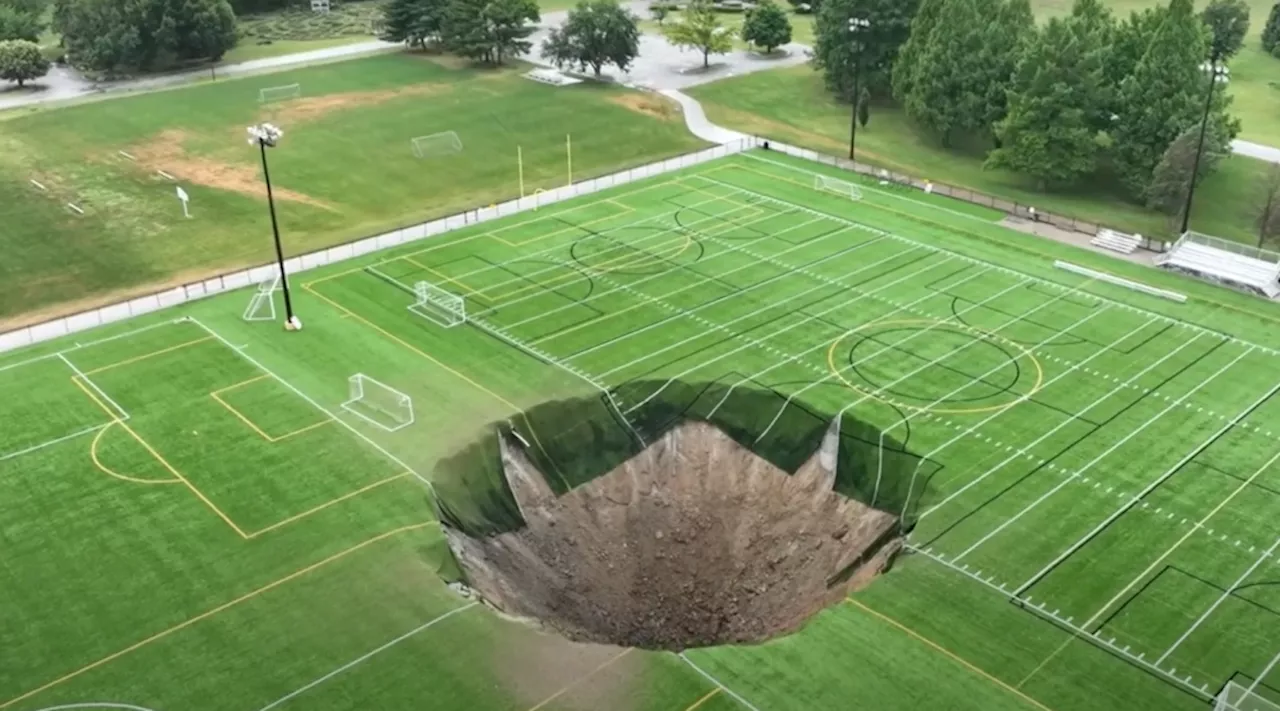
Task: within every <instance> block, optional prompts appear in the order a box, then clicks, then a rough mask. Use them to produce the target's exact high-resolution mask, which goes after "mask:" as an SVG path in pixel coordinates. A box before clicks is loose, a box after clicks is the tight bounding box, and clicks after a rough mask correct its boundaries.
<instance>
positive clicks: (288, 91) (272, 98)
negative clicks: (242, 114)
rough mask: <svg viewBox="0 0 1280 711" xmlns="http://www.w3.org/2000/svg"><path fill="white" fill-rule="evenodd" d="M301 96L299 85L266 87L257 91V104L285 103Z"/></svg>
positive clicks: (300, 86)
mask: <svg viewBox="0 0 1280 711" xmlns="http://www.w3.org/2000/svg"><path fill="white" fill-rule="evenodd" d="M300 96H302V85H301V84H285V85H284V86H268V87H264V88H262V89H258V103H259V104H271V103H275V102H277V101H287V100H289V99H296V98H298V97H300Z"/></svg>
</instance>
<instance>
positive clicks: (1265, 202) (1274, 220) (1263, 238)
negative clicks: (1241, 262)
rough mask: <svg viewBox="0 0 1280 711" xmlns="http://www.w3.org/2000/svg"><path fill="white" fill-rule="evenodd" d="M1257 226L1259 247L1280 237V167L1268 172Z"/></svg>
mask: <svg viewBox="0 0 1280 711" xmlns="http://www.w3.org/2000/svg"><path fill="white" fill-rule="evenodd" d="M1257 226H1258V246H1259V247H1261V246H1262V245H1263V244H1265V243H1267V242H1271V241H1274V240H1275V238H1276V237H1280V165H1272V166H1271V169H1270V170H1268V171H1267V179H1266V182H1265V183H1263V193H1262V201H1261V206H1260V207H1259V209H1258V218H1257Z"/></svg>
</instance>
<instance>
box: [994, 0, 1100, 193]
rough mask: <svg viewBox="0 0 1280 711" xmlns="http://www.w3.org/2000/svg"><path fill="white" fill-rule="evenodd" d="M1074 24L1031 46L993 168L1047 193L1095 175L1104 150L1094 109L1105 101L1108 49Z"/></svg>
mask: <svg viewBox="0 0 1280 711" xmlns="http://www.w3.org/2000/svg"><path fill="white" fill-rule="evenodd" d="M1081 25H1082V21H1081V20H1079V19H1077V18H1075V17H1072V18H1067V19H1060V18H1054V19H1051V20H1050V21H1049V23H1048V24H1047V25H1045V27H1044V29H1043V31H1041V32H1040V33H1038V35H1037V36H1036V37H1035V39H1034V40H1033V41H1031V42H1030V44H1029V46H1028V49H1027V52H1026V54H1025V55H1024V56H1023V57H1022V59H1021V60H1020V61H1019V62H1018V68H1017V71H1016V72H1015V74H1014V79H1013V87H1012V88H1011V89H1010V91H1009V114H1008V116H1006V117H1005V118H1004V119H1003V120H1002V121H1000V122H999V124H997V126H996V135H997V136H998V138H999V141H1000V147H999V148H997V149H996V150H994V151H992V153H991V155H990V156H988V158H987V166H989V167H992V168H1007V169H1009V170H1013V171H1015V172H1018V173H1022V174H1024V175H1028V176H1030V177H1032V178H1034V179H1035V181H1036V183H1037V185H1038V187H1039V188H1040V189H1041V190H1044V189H1046V188H1047V187H1049V185H1051V184H1056V185H1067V184H1071V183H1074V182H1076V181H1078V180H1079V179H1080V178H1082V177H1084V176H1086V175H1089V174H1091V173H1093V172H1094V170H1095V169H1096V167H1097V157H1098V151H1099V148H1100V144H1099V140H1098V131H1097V129H1096V128H1095V127H1094V126H1093V122H1092V120H1091V107H1093V106H1094V105H1096V103H1097V102H1098V101H1099V100H1100V98H1101V96H1102V93H1101V92H1102V86H1103V81H1104V75H1103V69H1104V64H1103V61H1104V56H1105V47H1104V46H1103V45H1101V44H1099V43H1098V36H1097V34H1096V33H1091V32H1088V31H1087V28H1086V27H1082V26H1081Z"/></svg>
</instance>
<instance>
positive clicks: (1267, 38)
mask: <svg viewBox="0 0 1280 711" xmlns="http://www.w3.org/2000/svg"><path fill="white" fill-rule="evenodd" d="M1262 48H1263V49H1264V50H1266V52H1267V54H1271V55H1275V54H1278V53H1280V2H1278V3H1276V4H1275V5H1272V6H1271V13H1270V14H1269V15H1267V24H1266V26H1264V27H1263V28H1262Z"/></svg>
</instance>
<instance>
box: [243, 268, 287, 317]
mask: <svg viewBox="0 0 1280 711" xmlns="http://www.w3.org/2000/svg"><path fill="white" fill-rule="evenodd" d="M279 290H280V277H279V276H276V277H273V278H271V279H267V280H266V281H263V282H262V283H261V284H258V289H257V290H256V291H254V292H253V296H252V297H250V299H249V305H248V306H246V307H245V309H244V314H242V315H241V318H243V319H244V320H245V321H274V320H276V299H275V293H276V292H277V291H279Z"/></svg>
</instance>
